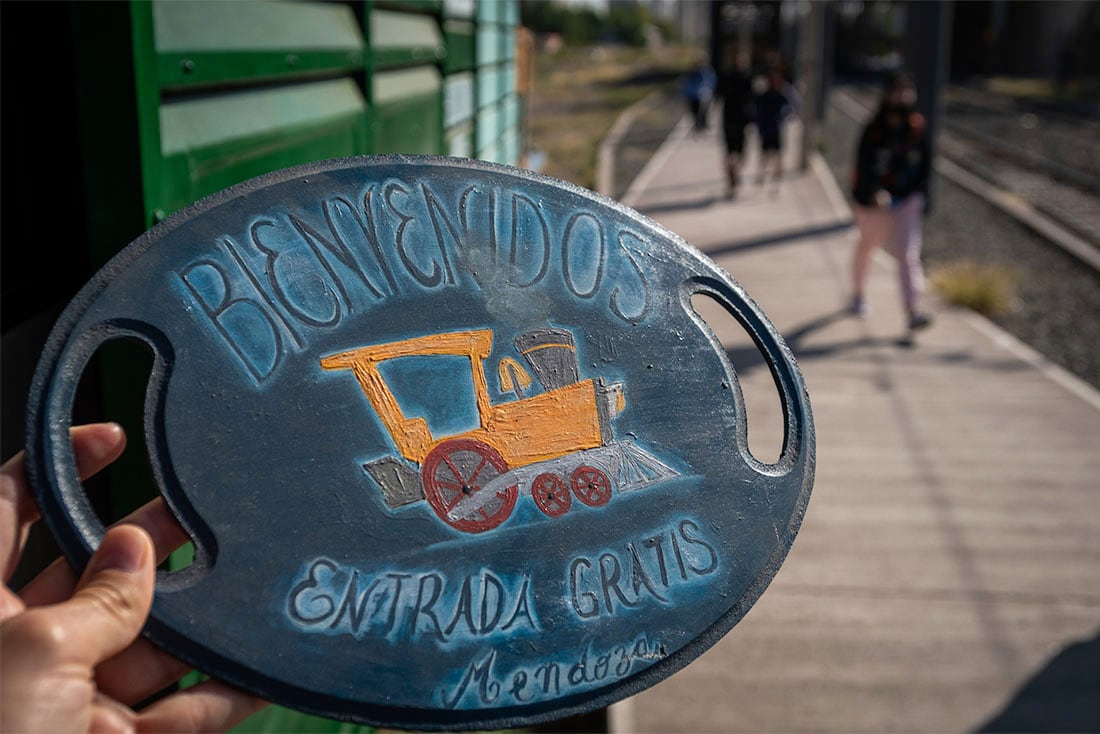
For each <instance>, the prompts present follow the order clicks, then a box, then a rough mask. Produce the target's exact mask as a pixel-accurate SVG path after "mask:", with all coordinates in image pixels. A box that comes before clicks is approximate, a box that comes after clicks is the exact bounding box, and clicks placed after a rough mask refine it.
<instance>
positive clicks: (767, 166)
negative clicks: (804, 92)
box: [755, 64, 802, 187]
mask: <svg viewBox="0 0 1100 734" xmlns="http://www.w3.org/2000/svg"><path fill="white" fill-rule="evenodd" d="M755 104H756V131H757V133H759V135H760V183H761V185H763V184H764V182H765V179H766V177H767V174H768V172H769V171H771V174H772V181H773V183H775V185H776V186H777V187H778V185H779V179H781V178H782V177H783V136H782V132H783V122H784V120H786V119H787V118H788V117H790V116H791V115H794V114H797V113H798V110H799V109H800V108H801V107H802V97H801V96H800V95H799V94H798V91H797V90H795V88H794V85H792V84H791V83H790V82H788V81H787V78H786V77H785V76H784V75H783V69H782V67H780V66H779V65H778V64H776V65H773V66H771V67H770V68H769V69H768V74H767V86H766V88H765V89H764V91H763V92H762V93H760V94H759V95H757V97H756V100H755Z"/></svg>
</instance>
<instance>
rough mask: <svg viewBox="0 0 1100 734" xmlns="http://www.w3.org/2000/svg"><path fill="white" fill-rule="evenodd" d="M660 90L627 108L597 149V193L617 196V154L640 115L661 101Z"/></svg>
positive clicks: (616, 119)
mask: <svg viewBox="0 0 1100 734" xmlns="http://www.w3.org/2000/svg"><path fill="white" fill-rule="evenodd" d="M661 96H662V92H661V90H660V89H657V90H654V91H652V92H650V93H649V94H647V95H646V96H644V97H642V98H641V99H639V100H638V101H637V102H635V103H634V104H632V105H630V106H629V107H627V108H626V109H625V110H623V111H622V113H620V114H619V116H618V117H617V118H615V122H614V124H612V125H611V129H610V130H608V131H607V134H606V135H604V136H603V139H602V140H600V144H599V147H597V148H596V191H597V193H600V194H603V195H604V196H609V197H614V195H615V153H616V151H617V149H618V147H619V143H620V142H621V141H622V139H623V136H624V135H626V131H627V130H629V129H630V126H631V125H633V124H634V120H635V119H636V118H637V117H638V115H640V114H642V113H643V112H645V111H648V110H649V108H651V107H653V106H655V105H656V104H657V103H658V102H659V101H660V99H661Z"/></svg>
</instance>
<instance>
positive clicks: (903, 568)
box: [610, 126, 1100, 732]
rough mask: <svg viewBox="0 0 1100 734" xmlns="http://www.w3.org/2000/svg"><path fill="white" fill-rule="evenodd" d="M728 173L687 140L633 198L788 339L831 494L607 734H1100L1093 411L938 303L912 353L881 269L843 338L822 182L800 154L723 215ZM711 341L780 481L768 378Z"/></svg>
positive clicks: (1099, 489)
mask: <svg viewBox="0 0 1100 734" xmlns="http://www.w3.org/2000/svg"><path fill="white" fill-rule="evenodd" d="M789 132H791V133H792V135H791V138H792V139H797V129H794V130H791V131H789ZM855 132H856V131H853V134H855ZM751 145H752V141H751V140H750V147H751ZM722 151H723V148H722V145H721V139H720V133H719V131H717V130H714V129H713V128H712V130H711V131H710V132H709V133H708V134H706V135H703V136H698V137H696V136H692V135H691V134H690V133H689V132H688V131H687V130H686V128H684V127H683V126H681V127H680V128H678V129H677V130H676V131H674V132H673V134H672V135H671V136H670V138H669V140H668V141H667V142H666V144H665V146H664V147H662V148H661V149H660V150H658V151H657V153H656V154H655V155H654V158H653V160H652V161H651V165H650V167H649V168H647V169H646V170H644V171H643V172H642V173H641V174H640V175H639V177H638V179H637V180H636V181H635V185H634V186H632V188H631V189H630V191H628V193H627V195H626V197H625V198H626V200H627V203H629V204H630V205H632V206H634V207H635V208H638V209H640V210H641V211H643V212H645V213H648V214H649V215H650V216H652V217H653V218H654V219H656V220H658V221H659V222H661V223H662V224H664V225H666V226H667V227H669V228H670V229H672V230H673V231H674V232H677V233H678V234H680V235H681V236H683V237H684V238H685V239H686V240H687V241H688V242H690V243H692V244H694V245H696V246H697V247H699V248H700V249H702V250H704V251H706V252H708V253H710V254H711V256H712V257H714V258H715V259H716V260H717V262H718V263H719V264H720V265H721V266H722V267H724V268H725V269H726V270H728V271H729V272H730V273H731V274H732V275H733V277H734V278H735V279H737V280H738V281H739V282H740V283H741V284H742V285H744V286H745V288H746V289H747V290H748V292H749V293H750V294H751V295H752V296H753V298H754V299H755V300H756V301H757V302H758V303H759V304H760V306H761V307H762V308H763V310H764V312H765V313H766V314H767V315H768V316H769V318H770V319H771V320H772V321H773V323H775V325H776V326H777V328H778V329H779V331H780V333H782V334H783V335H784V336H785V338H786V339H787V340H788V342H789V343H790V345H791V347H792V348H793V350H794V352H795V354H796V356H797V357H798V359H799V363H800V365H801V367H802V370H803V372H804V374H805V377H806V381H807V384H808V386H809V391H810V398H811V402H812V405H813V410H814V417H815V421H816V426H817V437H818V465H817V481H816V483H815V487H814V492H813V496H812V498H811V500H810V505H809V509H808V512H807V514H806V519H805V523H804V525H803V527H802V530H801V532H800V533H799V535H798V537H797V539H796V540H795V543H794V547H793V549H792V550H791V553H790V555H789V557H788V559H787V561H786V562H785V564H784V565H783V567H782V568H781V569H780V571H779V573H778V575H777V576H776V578H775V580H774V581H773V582H772V584H771V586H770V587H769V588H768V589H767V590H766V591H765V592H764V595H763V597H762V598H761V599H760V601H758V602H757V604H756V605H755V606H754V607H753V608H752V610H751V611H750V612H749V613H748V615H747V616H746V617H745V619H744V620H743V621H742V622H741V623H740V624H739V625H737V626H736V627H735V628H734V629H733V630H732V631H731V632H730V633H729V634H728V635H727V636H726V637H725V638H724V639H723V640H722V641H721V642H720V643H719V644H718V645H716V646H715V647H714V648H712V649H711V650H710V651H708V652H707V653H706V654H704V655H703V656H702V657H700V658H699V659H698V660H696V661H695V662H693V663H692V664H690V665H689V666H688V667H687V668H685V669H684V670H682V671H680V672H679V673H677V674H675V675H674V676H672V677H671V678H669V679H668V680H666V681H664V682H663V683H661V684H659V685H657V686H656V687H654V688H652V689H650V690H648V691H646V692H644V693H642V694H640V695H638V696H636V697H634V698H632V699H629V700H628V701H626V702H624V703H623V704H619V705H617V706H616V707H614V708H613V710H612V712H611V716H610V719H611V721H612V729H613V730H615V731H618V732H731V731H744V732H787V731H814V732H854V731H876V732H881V731H903V732H949V731H974V730H990V731H1035V730H1042V731H1097V730H1100V635H1098V633H1100V393H1098V392H1097V391H1096V390H1094V389H1093V388H1091V387H1088V386H1087V385H1085V384H1084V383H1081V382H1080V381H1078V380H1076V379H1075V378H1072V377H1070V376H1068V375H1066V374H1065V373H1063V372H1061V371H1060V370H1058V369H1057V368H1054V367H1052V366H1050V365H1048V364H1047V363H1045V362H1044V361H1043V360H1042V358H1041V357H1039V356H1038V355H1036V354H1035V353H1034V352H1031V351H1030V350H1028V349H1027V348H1026V347H1023V346H1022V345H1020V344H1019V343H1017V342H1016V341H1015V340H1014V339H1012V338H1011V337H1008V336H1007V335H1005V334H1004V333H1003V332H1000V331H999V330H998V329H996V328H995V327H993V326H992V325H990V324H989V323H988V322H986V321H985V320H984V319H981V318H980V317H977V316H974V315H972V314H969V313H966V312H962V311H957V310H951V309H948V308H946V307H944V306H942V305H939V304H936V303H934V302H933V303H932V310H933V311H934V315H935V322H934V323H933V325H932V327H931V328H930V329H928V330H926V331H922V332H920V333H919V334H918V335H917V337H916V340H915V343H913V344H911V345H908V346H903V345H902V344H900V343H899V338H901V337H903V336H904V335H905V330H904V328H903V326H904V317H903V312H902V308H901V304H900V300H899V287H898V283H897V280H896V273H895V268H894V262H893V260H892V259H891V258H889V257H887V256H885V255H882V256H881V257H880V258H879V259H877V260H876V262H875V268H874V272H873V274H872V278H871V283H870V288H869V291H868V301H869V303H870V306H871V311H870V313H869V314H868V315H867V317H866V318H863V319H859V318H855V317H853V316H850V315H848V314H847V313H846V312H845V310H844V307H845V306H846V301H847V294H848V287H849V286H848V271H849V258H850V254H851V247H852V244H853V237H854V232H853V231H852V230H851V227H850V226H849V225H850V221H851V213H850V211H849V210H848V209H847V206H846V204H845V203H844V198H843V195H842V194H841V192H840V191H839V189H838V188H837V187H836V184H835V182H834V181H833V179H832V178H831V177H830V176H829V174H828V172H827V170H826V169H825V167H824V166H823V165H820V164H819V163H818V164H816V165H812V166H811V167H810V168H809V169H807V170H806V171H805V172H800V171H799V170H798V151H797V150H795V149H793V148H791V149H789V150H788V151H787V165H786V170H787V174H786V176H785V177H784V178H783V180H782V181H781V182H780V184H779V185H778V187H773V186H771V185H770V184H767V185H764V186H760V185H759V184H757V183H756V170H755V161H754V160H750V161H749V164H750V165H749V170H748V171H746V176H745V177H744V178H745V180H746V182H747V184H748V185H746V186H744V187H743V188H742V189H741V190H740V191H739V192H738V195H737V196H736V197H735V198H733V199H732V200H731V199H727V198H726V197H725V181H724V175H723V173H722V168H721V154H722ZM707 315H708V316H709V317H710V318H712V319H715V318H716V317H715V316H714V315H713V314H709V313H708V314H707ZM712 323H714V325H715V328H716V331H718V332H719V335H720V336H721V338H722V340H723V343H724V344H725V345H726V347H727V349H728V350H729V352H730V354H731V356H732V358H733V360H734V363H735V366H736V367H737V368H738V370H739V377H740V380H741V383H742V387H743V389H744V391H745V393H746V398H747V400H746V402H747V408H748V421H749V436H750V447H751V448H752V450H753V452H754V453H755V454H756V455H757V456H758V457H759V458H762V459H765V460H767V459H774V458H775V456H777V455H778V452H779V442H780V432H781V429H782V418H781V415H780V413H779V405H778V398H777V395H776V392H775V389H774V386H773V385H772V382H771V376H770V374H769V372H768V370H767V369H766V368H764V367H763V364H762V362H761V361H760V360H759V358H758V357H757V356H756V354H755V350H754V348H753V347H752V346H751V343H750V342H749V341H748V339H747V337H746V336H745V335H744V334H743V333H739V329H738V327H736V326H735V325H734V323H733V322H732V320H728V321H722V320H715V321H712Z"/></svg>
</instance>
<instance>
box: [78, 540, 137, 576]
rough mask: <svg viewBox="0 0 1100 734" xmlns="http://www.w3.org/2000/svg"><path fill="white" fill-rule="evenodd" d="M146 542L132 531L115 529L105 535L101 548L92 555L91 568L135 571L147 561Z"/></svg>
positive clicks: (92, 570)
mask: <svg viewBox="0 0 1100 734" xmlns="http://www.w3.org/2000/svg"><path fill="white" fill-rule="evenodd" d="M146 552H147V549H146V544H145V543H142V542H141V540H139V539H138V538H137V537H135V536H134V534H132V533H130V532H119V531H115V532H112V533H108V534H107V535H105V536H104V538H103V542H102V543H101V544H100V546H99V550H98V551H96V553H95V555H94V556H92V560H91V563H89V564H88V565H89V569H90V571H91V572H92V573H97V572H99V571H124V572H126V573H133V572H134V571H137V570H139V569H140V568H141V567H142V565H143V564H144V561H145V554H146Z"/></svg>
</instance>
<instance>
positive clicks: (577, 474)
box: [572, 465, 611, 507]
mask: <svg viewBox="0 0 1100 734" xmlns="http://www.w3.org/2000/svg"><path fill="white" fill-rule="evenodd" d="M572 481H573V493H574V494H575V495H577V499H579V500H580V501H581V502H583V503H584V504H586V505H588V506H589V507H602V506H604V505H606V504H607V503H608V501H609V500H610V499H611V480H610V479H608V478H607V475H606V474H604V473H603V472H602V471H600V470H599V469H597V468H596V467H594V466H588V465H581V466H578V467H577V468H576V469H574V470H573V477H572Z"/></svg>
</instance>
